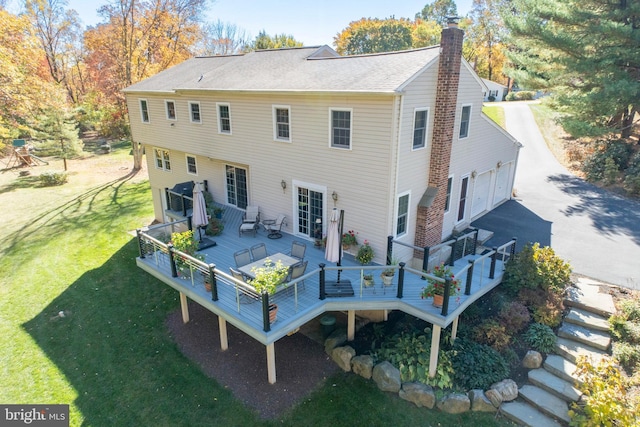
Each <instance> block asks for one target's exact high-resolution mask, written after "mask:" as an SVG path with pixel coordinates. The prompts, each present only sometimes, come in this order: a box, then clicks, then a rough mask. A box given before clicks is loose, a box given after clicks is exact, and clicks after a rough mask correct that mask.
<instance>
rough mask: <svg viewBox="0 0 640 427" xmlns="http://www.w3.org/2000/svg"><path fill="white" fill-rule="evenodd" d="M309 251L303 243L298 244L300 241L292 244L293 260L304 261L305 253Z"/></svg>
mask: <svg viewBox="0 0 640 427" xmlns="http://www.w3.org/2000/svg"><path fill="white" fill-rule="evenodd" d="M306 250H307V245H306V244H304V243H302V242H298V241H295V240H294V241H293V242H291V253H290V255H291V256H292V257H293V258H298V259H299V260H300V261H303V260H304V253H305V252H306Z"/></svg>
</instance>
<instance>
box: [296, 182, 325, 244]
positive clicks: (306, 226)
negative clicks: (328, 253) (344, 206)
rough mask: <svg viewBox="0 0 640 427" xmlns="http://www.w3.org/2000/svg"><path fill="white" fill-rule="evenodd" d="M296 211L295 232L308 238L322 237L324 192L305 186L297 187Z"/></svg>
mask: <svg viewBox="0 0 640 427" xmlns="http://www.w3.org/2000/svg"><path fill="white" fill-rule="evenodd" d="M297 190H298V200H297V202H298V212H297V216H298V218H297V228H296V232H297V234H300V235H304V236H308V237H310V238H318V236H320V237H319V238H322V235H323V233H324V230H323V224H322V213H323V212H324V193H321V192H319V191H314V190H311V189H309V188H306V187H297Z"/></svg>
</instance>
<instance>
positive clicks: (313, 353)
mask: <svg viewBox="0 0 640 427" xmlns="http://www.w3.org/2000/svg"><path fill="white" fill-rule="evenodd" d="M189 314H190V318H191V321H190V322H189V323H187V324H186V325H185V324H184V323H183V322H182V314H181V312H180V310H176V311H175V312H174V313H172V314H170V315H169V317H168V318H167V327H168V328H169V331H170V332H171V335H172V337H173V339H174V340H175V341H176V343H177V344H178V347H179V348H180V350H181V351H182V352H183V353H184V354H185V355H186V356H187V357H188V358H189V359H191V360H193V361H194V362H195V363H197V364H198V366H200V368H201V369H202V370H203V371H204V373H205V374H206V375H207V376H209V377H211V378H214V379H215V380H216V381H217V382H218V383H220V384H221V385H222V386H223V387H225V388H227V389H229V390H231V391H232V393H233V395H234V396H235V397H236V398H237V399H239V400H240V401H242V402H243V403H245V404H246V405H247V406H249V407H251V408H252V409H254V410H255V411H257V412H258V414H259V415H260V417H262V418H265V419H271V418H275V417H278V416H279V415H281V414H282V413H283V412H285V411H286V410H287V409H290V408H291V407H293V406H295V405H296V404H297V403H299V402H301V401H302V400H303V399H304V398H305V396H307V395H309V394H310V393H311V392H312V391H313V390H315V389H316V388H317V387H318V386H319V385H320V384H321V383H322V382H323V381H324V380H325V379H326V378H327V377H329V376H331V375H332V374H334V373H336V372H338V371H339V370H340V368H339V367H338V366H337V365H336V364H335V363H334V362H333V361H331V359H330V357H329V356H328V355H327V354H326V353H325V352H324V347H323V346H322V345H321V344H319V343H317V342H315V341H312V340H311V339H309V338H307V337H306V336H304V335H302V334H301V333H296V334H294V335H292V336H286V337H284V338H281V339H280V340H278V341H276V343H275V352H276V376H277V377H276V379H277V381H276V383H275V384H269V381H268V379H267V356H266V354H267V353H266V348H265V346H264V345H262V344H260V343H259V342H258V341H256V340H254V339H253V338H251V337H250V336H249V335H246V334H245V333H244V332H242V331H240V330H239V329H237V328H235V327H234V326H232V325H231V324H229V323H227V336H228V339H229V349H228V350H226V351H222V350H221V349H220V335H219V331H218V317H217V316H216V315H215V314H213V313H211V312H210V311H208V310H206V309H204V308H203V307H202V306H200V305H199V304H196V303H193V302H190V303H189Z"/></svg>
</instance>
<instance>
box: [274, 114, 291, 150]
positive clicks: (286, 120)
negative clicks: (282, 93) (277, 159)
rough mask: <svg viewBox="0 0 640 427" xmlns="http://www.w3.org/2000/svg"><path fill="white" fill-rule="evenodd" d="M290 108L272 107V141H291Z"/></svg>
mask: <svg viewBox="0 0 640 427" xmlns="http://www.w3.org/2000/svg"><path fill="white" fill-rule="evenodd" d="M290 120H291V107H289V106H286V105H274V106H273V139H275V140H276V141H287V142H290V141H291V123H290Z"/></svg>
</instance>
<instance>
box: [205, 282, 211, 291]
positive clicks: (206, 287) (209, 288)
mask: <svg viewBox="0 0 640 427" xmlns="http://www.w3.org/2000/svg"><path fill="white" fill-rule="evenodd" d="M204 290H205V291H207V292H211V283H209V282H204Z"/></svg>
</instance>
